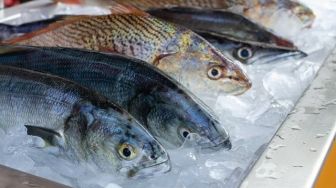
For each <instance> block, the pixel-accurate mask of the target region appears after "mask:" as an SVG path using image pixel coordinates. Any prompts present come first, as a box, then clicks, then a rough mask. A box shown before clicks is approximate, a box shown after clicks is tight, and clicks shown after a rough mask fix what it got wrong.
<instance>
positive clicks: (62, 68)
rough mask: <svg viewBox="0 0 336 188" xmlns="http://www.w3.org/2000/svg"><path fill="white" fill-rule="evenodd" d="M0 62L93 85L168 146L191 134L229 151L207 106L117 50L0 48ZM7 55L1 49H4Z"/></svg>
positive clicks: (206, 145)
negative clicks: (102, 51)
mask: <svg viewBox="0 0 336 188" xmlns="http://www.w3.org/2000/svg"><path fill="white" fill-rule="evenodd" d="M0 49H1V51H3V53H2V55H0V64H1V65H10V66H16V67H20V68H26V69H32V70H35V71H41V72H46V73H51V74H55V75H58V76H61V77H64V78H67V79H70V80H73V81H75V82H77V83H79V84H81V85H83V86H85V87H88V88H91V89H94V90H96V91H98V92H100V93H101V94H103V95H105V96H107V97H108V98H109V99H110V100H111V101H113V102H115V103H117V104H119V105H120V106H122V107H123V108H124V109H126V110H128V111H129V112H130V113H131V114H132V115H133V116H134V117H135V118H137V119H138V120H139V121H140V122H141V123H142V124H143V125H144V126H145V127H146V128H147V129H148V130H149V131H150V132H151V133H152V134H153V135H154V136H156V137H157V138H158V139H160V141H161V142H162V143H163V144H164V145H165V146H166V147H169V148H176V147H180V146H181V145H182V144H183V143H184V142H185V140H186V139H187V138H190V136H189V135H191V134H198V135H199V136H200V137H201V138H200V139H198V140H194V141H195V145H196V146H199V147H201V149H203V150H206V151H208V150H215V151H216V150H218V149H223V148H226V149H230V148H231V142H230V139H229V135H228V133H227V132H226V130H225V129H224V128H222V126H221V125H220V123H219V122H218V120H217V119H216V118H215V116H214V115H213V114H212V113H211V112H209V110H208V109H207V107H206V106H205V105H204V104H203V103H202V102H201V101H199V100H198V99H197V98H196V97H194V96H193V95H192V94H191V93H189V92H188V91H187V90H186V89H185V88H183V87H182V86H181V85H180V84H178V83H177V82H176V81H174V80H172V79H171V78H169V77H168V76H166V75H165V74H164V73H163V72H162V71H160V70H159V69H157V68H155V67H154V66H151V65H149V64H148V63H146V62H143V61H140V60H136V59H132V58H128V57H125V56H121V55H117V54H102V53H98V52H92V51H83V50H76V49H68V48H42V47H9V46H7V47H1V48H0ZM6 49H7V53H5V52H4V51H6Z"/></svg>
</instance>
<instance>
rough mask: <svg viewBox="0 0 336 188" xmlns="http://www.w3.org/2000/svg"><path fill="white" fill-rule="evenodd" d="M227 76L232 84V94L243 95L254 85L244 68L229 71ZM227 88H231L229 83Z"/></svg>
mask: <svg viewBox="0 0 336 188" xmlns="http://www.w3.org/2000/svg"><path fill="white" fill-rule="evenodd" d="M227 78H228V79H229V80H230V83H231V85H232V86H231V91H230V92H229V93H230V94H232V95H241V94H243V93H245V92H246V91H247V90H249V89H250V88H251V87H252V82H251V80H250V78H249V77H248V76H247V74H246V73H245V72H244V71H243V70H240V69H237V70H236V71H233V72H231V73H228V75H227ZM227 88H230V87H229V84H228V87H227Z"/></svg>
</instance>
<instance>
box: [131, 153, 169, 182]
mask: <svg viewBox="0 0 336 188" xmlns="http://www.w3.org/2000/svg"><path fill="white" fill-rule="evenodd" d="M170 170H171V162H170V159H169V156H168V155H167V158H166V159H164V160H162V161H160V162H158V163H156V164H151V165H145V166H142V167H141V168H133V169H130V170H129V171H128V172H127V178H131V179H139V178H147V177H153V176H156V175H159V174H165V173H168V172H169V171H170Z"/></svg>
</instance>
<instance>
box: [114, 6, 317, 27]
mask: <svg viewBox="0 0 336 188" xmlns="http://www.w3.org/2000/svg"><path fill="white" fill-rule="evenodd" d="M114 2H116V3H122V4H129V5H133V6H136V7H138V8H140V9H142V10H146V11H147V10H150V9H157V8H158V9H162V8H172V7H193V8H205V9H220V10H229V11H231V12H234V13H237V14H241V15H243V16H245V17H246V18H248V19H250V20H253V21H255V22H257V23H259V24H260V25H263V26H265V27H268V28H271V27H272V23H273V22H274V20H272V16H273V15H274V13H277V12H279V11H285V12H289V13H290V14H291V15H292V16H294V17H297V18H298V19H299V20H300V22H301V23H302V26H303V27H310V26H311V25H312V24H313V23H314V20H315V14H314V12H313V11H312V10H311V9H310V8H309V7H307V6H306V5H304V4H302V3H299V2H297V1H291V0H193V1H189V0H162V1H155V0H114Z"/></svg>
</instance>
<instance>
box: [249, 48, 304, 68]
mask: <svg viewBox="0 0 336 188" xmlns="http://www.w3.org/2000/svg"><path fill="white" fill-rule="evenodd" d="M307 56H308V55H307V54H306V53H304V52H302V51H300V50H296V51H285V50H274V51H273V52H266V53H264V54H262V55H259V56H256V57H253V58H252V59H250V60H249V61H248V62H247V63H246V64H248V65H251V64H269V63H275V62H279V61H285V60H288V59H293V60H298V59H301V58H304V57H307Z"/></svg>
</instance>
